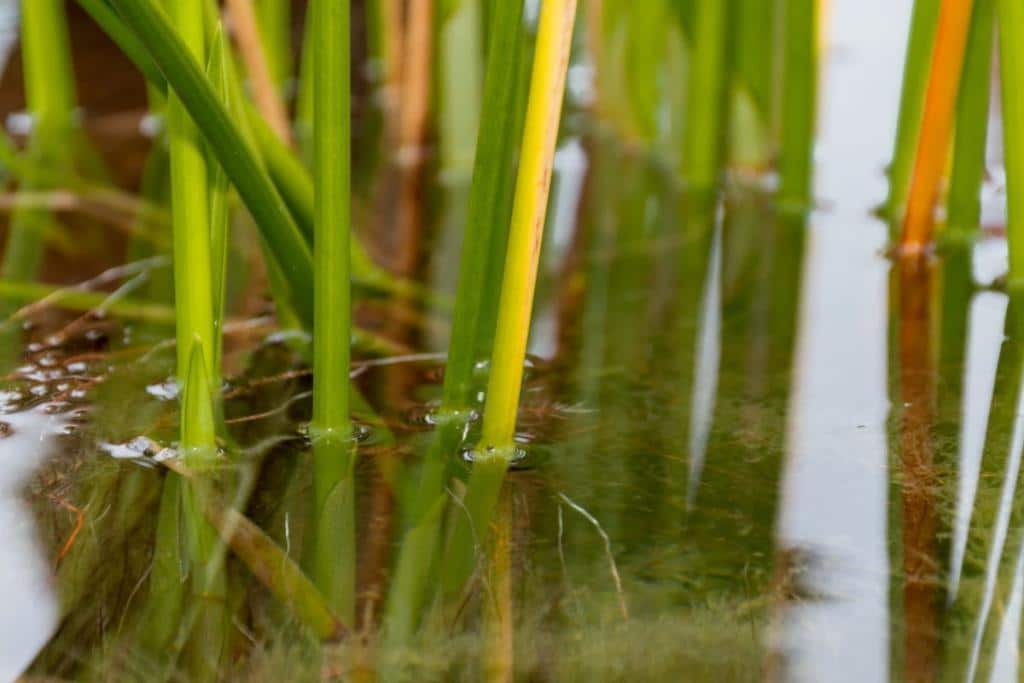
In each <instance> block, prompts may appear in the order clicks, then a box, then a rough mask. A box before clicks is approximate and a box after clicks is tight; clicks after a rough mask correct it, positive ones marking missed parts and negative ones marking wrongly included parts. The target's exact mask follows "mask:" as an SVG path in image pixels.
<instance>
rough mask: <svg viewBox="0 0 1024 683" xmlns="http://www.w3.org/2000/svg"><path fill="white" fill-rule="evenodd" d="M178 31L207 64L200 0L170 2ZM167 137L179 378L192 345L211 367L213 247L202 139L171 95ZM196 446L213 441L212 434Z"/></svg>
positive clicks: (186, 371)
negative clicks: (169, 162) (169, 158)
mask: <svg viewBox="0 0 1024 683" xmlns="http://www.w3.org/2000/svg"><path fill="white" fill-rule="evenodd" d="M169 9H170V11H171V17H172V19H173V20H174V23H175V25H176V26H177V30H178V34H179V35H180V36H181V38H182V41H183V43H184V44H185V45H187V46H188V49H189V52H190V54H191V55H192V56H193V58H194V59H196V60H197V61H199V62H201V63H205V62H206V30H205V21H204V18H203V10H202V0H174V2H172V3H170V4H169ZM167 135H168V141H169V146H170V151H171V209H172V214H171V216H172V222H173V228H172V234H173V242H174V282H175V287H174V290H175V291H174V301H175V309H176V310H177V312H178V326H177V339H178V343H177V353H178V379H179V381H180V382H181V384H182V386H184V385H185V383H186V380H187V378H188V376H189V366H190V363H191V361H192V353H193V345H195V346H196V347H197V348H198V349H199V350H200V353H201V359H202V364H203V366H205V368H206V369H207V371H212V370H213V350H214V330H213V281H212V277H211V274H212V263H211V255H210V253H211V247H210V196H209V185H208V184H207V178H208V168H207V164H206V159H205V157H204V156H203V142H202V138H201V137H200V135H199V131H198V129H197V128H196V127H195V125H194V123H193V122H192V120H191V119H190V118H189V115H188V111H186V110H185V107H184V106H183V105H182V104H181V101H180V100H179V99H178V98H177V96H176V95H174V94H173V93H172V94H171V95H170V96H169V97H168V104H167ZM200 439H201V440H200V441H198V442H196V443H194V444H193V443H184V442H183V444H182V445H183V446H184V447H185V448H186V449H187V448H190V447H192V446H205V445H208V444H212V443H214V442H215V439H216V437H215V435H214V434H213V433H212V432H211V433H209V434H204V435H201V436H200Z"/></svg>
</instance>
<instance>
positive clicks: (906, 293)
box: [898, 257, 939, 683]
mask: <svg viewBox="0 0 1024 683" xmlns="http://www.w3.org/2000/svg"><path fill="white" fill-rule="evenodd" d="M898 267H899V297H900V320H899V326H900V327H899V367H900V369H899V373H900V375H899V382H900V389H899V390H900V404H901V405H902V406H904V407H903V413H902V419H901V421H900V427H899V452H900V466H901V474H902V482H901V483H902V541H903V621H904V632H903V677H902V680H905V681H910V682H911V683H915V682H918V681H920V682H922V683H923V682H924V681H934V680H936V678H937V676H938V670H937V668H936V666H937V661H938V648H939V640H938V619H939V595H938V585H939V584H938V577H937V575H936V573H937V567H938V562H937V560H936V557H937V554H938V540H937V537H936V533H937V530H938V516H937V513H936V500H935V491H936V490H937V486H936V479H937V474H936V471H935V453H934V443H933V440H932V429H933V428H934V425H935V414H936V384H935V376H936V368H935V349H934V348H933V335H932V334H931V331H932V326H933V323H934V307H933V305H932V301H933V296H932V293H933V289H934V285H935V281H936V277H935V263H934V262H933V261H932V260H931V259H930V258H928V257H924V258H915V257H904V258H902V259H900V261H899V265H898Z"/></svg>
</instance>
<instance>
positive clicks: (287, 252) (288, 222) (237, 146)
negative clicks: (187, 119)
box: [110, 0, 313, 327]
mask: <svg viewBox="0 0 1024 683" xmlns="http://www.w3.org/2000/svg"><path fill="white" fill-rule="evenodd" d="M110 3H111V4H112V5H113V6H114V7H115V8H116V9H117V10H118V12H119V13H120V16H121V18H122V19H123V20H124V22H125V24H127V25H128V26H129V27H130V28H131V29H132V31H134V33H135V34H136V36H137V37H138V38H139V39H140V40H142V41H143V43H144V44H145V45H146V47H147V49H148V50H149V53H150V56H151V57H152V59H153V61H154V62H156V64H157V65H158V66H159V68H160V70H161V71H162V72H163V74H164V76H165V77H166V78H167V81H168V83H169V84H170V86H171V87H172V88H173V90H174V92H175V93H176V94H177V95H178V97H179V98H180V101H181V103H182V105H183V106H184V107H185V109H187V110H188V112H189V114H191V116H192V118H193V120H194V121H195V123H196V125H197V126H198V127H199V129H200V130H201V131H202V133H203V135H204V137H205V138H206V139H207V141H208V143H209V145H210V148H211V149H212V150H213V152H214V153H215V154H216V156H217V160H218V161H219V162H220V163H221V165H222V166H223V168H224V171H225V173H227V175H228V177H229V178H230V179H231V181H232V183H233V184H234V186H235V188H236V189H237V191H238V194H239V196H241V198H242V201H243V202H245V205H246V207H247V208H248V209H249V212H250V213H251V214H252V216H253V218H254V219H255V221H256V224H257V226H258V227H259V229H260V232H261V235H262V236H263V239H264V240H266V242H267V245H268V246H269V248H270V250H271V252H273V254H274V255H275V256H276V258H277V260H278V261H279V262H280V264H281V270H282V272H283V274H284V277H285V279H286V281H287V283H288V286H289V288H290V290H291V291H290V296H289V300H290V301H291V302H292V305H293V307H294V308H295V311H296V312H297V313H298V315H299V317H300V319H301V320H303V322H304V324H307V325H309V326H310V327H312V319H313V310H312V296H311V294H312V291H313V282H312V279H313V277H312V275H313V268H312V254H311V252H310V248H309V245H308V244H307V243H306V242H305V240H304V239H303V238H302V235H301V234H300V232H299V229H298V227H297V226H296V225H295V222H294V220H293V219H292V216H291V214H290V213H289V212H288V208H287V206H286V205H285V203H284V201H283V200H282V199H281V197H280V195H279V194H278V193H277V190H276V189H275V187H274V185H273V183H272V182H271V180H270V178H269V177H268V176H267V174H266V173H265V172H264V171H263V169H262V167H261V165H260V163H259V160H258V158H257V156H256V153H255V152H254V151H253V149H252V147H251V146H250V145H249V144H248V143H247V142H246V140H245V138H244V136H243V135H242V134H241V132H240V131H239V128H238V126H237V125H236V124H235V123H234V121H232V119H231V116H230V115H229V114H228V112H227V110H226V109H225V107H224V106H223V105H222V104H221V103H220V101H219V99H218V97H217V94H216V93H215V92H214V90H213V87H212V86H211V85H210V83H209V81H208V80H207V79H206V78H205V77H204V76H203V73H202V70H201V69H200V67H199V63H198V62H197V61H196V59H195V57H194V56H192V55H191V54H190V53H189V51H188V49H187V48H186V46H185V45H184V44H183V43H182V41H181V39H180V38H179V37H178V36H177V35H175V33H174V30H173V29H172V28H171V27H170V26H169V25H168V23H167V20H166V19H165V18H164V17H163V16H162V15H161V13H160V11H159V10H157V9H156V8H155V7H154V6H153V5H152V3H151V2H149V1H145V0H110Z"/></svg>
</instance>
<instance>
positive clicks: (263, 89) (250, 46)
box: [227, 0, 292, 145]
mask: <svg viewBox="0 0 1024 683" xmlns="http://www.w3.org/2000/svg"><path fill="white" fill-rule="evenodd" d="M227 11H228V14H229V15H230V17H231V27H232V29H234V31H233V33H234V35H235V41H236V42H237V43H238V49H239V52H240V53H241V55H242V61H244V62H245V70H246V72H247V73H248V75H249V82H250V84H251V85H252V94H253V99H255V100H256V107H257V108H258V109H259V111H260V114H262V115H263V118H264V119H266V121H267V123H268V124H269V125H270V127H271V128H273V129H274V132H275V133H277V135H278V137H280V138H281V139H282V140H284V141H285V142H286V143H287V144H289V145H291V144H292V129H291V126H290V125H289V124H288V112H287V110H286V109H285V106H284V102H282V101H281V97H280V94H279V93H278V90H277V88H276V87H275V86H274V79H273V78H272V77H271V75H270V67H269V66H268V64H267V56H266V54H265V53H264V52H263V44H262V42H261V41H260V35H259V28H258V26H257V25H256V15H255V13H254V12H253V9H252V0H227Z"/></svg>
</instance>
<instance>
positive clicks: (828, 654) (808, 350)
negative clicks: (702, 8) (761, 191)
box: [775, 0, 911, 683]
mask: <svg viewBox="0 0 1024 683" xmlns="http://www.w3.org/2000/svg"><path fill="white" fill-rule="evenodd" d="M910 9H911V3H910V1H909V0H900V1H899V2H892V0H837V2H835V3H833V4H832V6H831V10H830V12H829V14H830V26H829V27H828V30H827V31H826V34H828V33H831V34H832V36H833V39H832V43H831V45H830V49H829V52H828V53H826V54H827V59H826V60H824V61H823V64H822V66H823V69H824V72H825V75H826V78H825V79H823V81H822V82H823V84H824V88H823V90H824V92H825V94H826V99H825V101H824V102H823V103H822V104H823V105H824V106H823V107H822V116H821V126H820V137H819V143H818V147H819V152H820V153H819V154H817V155H816V157H817V158H818V159H819V161H818V162H817V163H816V178H815V184H816V191H817V195H818V196H820V197H822V198H824V199H825V200H826V201H827V202H829V203H830V204H831V206H830V208H829V210H828V211H827V212H824V213H820V214H815V215H814V216H813V217H812V220H811V225H810V227H809V228H808V233H809V235H808V245H807V253H806V257H805V264H804V277H803V283H802V293H801V303H800V317H799V328H798V329H799V334H798V340H797V350H796V353H797V355H796V359H795V364H794V379H793V381H794V388H793V392H792V395H791V397H790V408H789V421H788V425H787V460H786V465H785V471H784V475H783V489H782V500H781V504H780V512H779V525H778V528H779V532H778V533H779V547H780V549H781V550H782V551H783V552H785V551H786V550H791V551H795V552H794V553H793V556H794V557H796V558H797V559H800V558H803V557H806V558H809V566H808V567H806V572H805V573H804V575H803V576H804V577H806V578H805V580H804V581H803V583H806V584H809V588H811V589H813V590H817V591H820V592H822V593H824V595H825V596H827V597H825V598H823V599H821V600H818V601H803V602H798V603H789V604H787V605H784V606H783V611H782V616H781V619H780V623H779V624H778V626H779V627H780V631H779V632H778V637H779V642H777V643H775V646H776V647H778V648H779V649H780V651H781V652H780V653H781V655H782V660H783V666H784V669H783V674H784V678H785V680H792V681H814V682H817V681H829V682H830V683H833V682H837V683H838V682H843V681H850V682H851V683H852V682H856V683H871V682H874V681H879V682H881V681H887V680H888V679H889V604H888V599H889V557H888V546H887V514H886V513H887V493H888V482H889V480H888V472H887V469H888V455H887V445H886V431H885V425H886V417H887V412H888V398H887V388H888V387H887V379H886V377H887V352H886V344H887V333H888V329H887V305H888V295H887V287H888V264H887V262H886V261H885V259H884V258H883V257H882V256H881V254H882V251H883V250H884V247H885V245H886V242H887V234H886V233H887V230H886V228H885V226H883V225H882V224H881V223H880V222H878V221H874V220H872V219H871V216H870V214H871V209H872V208H873V206H875V205H877V204H878V202H879V201H880V200H881V199H882V198H883V197H884V195H885V192H886V182H885V177H884V175H883V173H882V169H883V167H884V164H885V162H886V160H887V159H888V157H889V155H890V153H891V149H892V139H893V138H892V136H893V134H894V126H893V123H894V122H895V120H896V114H897V110H898V106H899V89H900V68H899V65H900V63H901V61H902V58H903V52H904V49H905V41H906V30H907V27H908V23H909V18H910Z"/></svg>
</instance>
